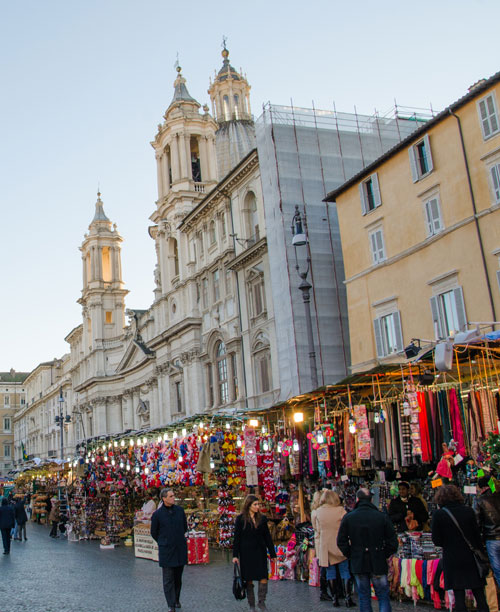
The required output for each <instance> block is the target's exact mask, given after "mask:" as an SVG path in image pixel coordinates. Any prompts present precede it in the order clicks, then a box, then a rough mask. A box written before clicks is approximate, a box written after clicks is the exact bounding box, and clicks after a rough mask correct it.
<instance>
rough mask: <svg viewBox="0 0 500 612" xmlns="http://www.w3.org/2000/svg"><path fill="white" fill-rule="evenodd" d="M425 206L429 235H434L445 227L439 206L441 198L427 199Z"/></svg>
mask: <svg viewBox="0 0 500 612" xmlns="http://www.w3.org/2000/svg"><path fill="white" fill-rule="evenodd" d="M424 206H425V220H426V223H427V235H428V236H434V234H438V233H439V232H440V231H442V229H443V221H442V220H441V209H440V206H439V199H438V198H437V197H436V198H432V199H431V200H427V202H425V204H424Z"/></svg>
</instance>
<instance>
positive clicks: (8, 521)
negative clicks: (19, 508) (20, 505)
mask: <svg viewBox="0 0 500 612" xmlns="http://www.w3.org/2000/svg"><path fill="white" fill-rule="evenodd" d="M15 525H16V515H15V512H14V506H12V505H10V504H9V502H8V501H7V498H5V497H4V498H3V499H2V505H1V506H0V529H13V528H14V527H15Z"/></svg>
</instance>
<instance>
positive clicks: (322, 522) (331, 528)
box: [313, 490, 355, 608]
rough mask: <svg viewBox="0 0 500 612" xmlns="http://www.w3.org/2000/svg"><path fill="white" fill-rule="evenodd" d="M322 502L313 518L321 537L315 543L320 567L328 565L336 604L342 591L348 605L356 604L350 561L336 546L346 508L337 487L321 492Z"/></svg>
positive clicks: (348, 606) (327, 569) (327, 568)
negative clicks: (353, 596) (336, 491)
mask: <svg viewBox="0 0 500 612" xmlns="http://www.w3.org/2000/svg"><path fill="white" fill-rule="evenodd" d="M320 504H321V506H320V507H319V508H318V509H317V510H316V514H315V517H314V522H313V527H314V529H315V531H316V533H317V534H318V536H319V541H318V543H317V544H316V546H317V549H318V552H319V564H320V567H322V568H323V567H324V568H325V571H326V579H327V581H328V584H329V586H330V591H331V593H332V599H333V605H334V606H335V607H338V606H339V605H340V604H339V595H340V596H341V597H345V605H346V607H347V608H351V607H353V606H354V605H355V604H354V601H353V599H352V584H353V583H352V579H351V575H350V573H349V562H348V561H347V559H346V558H345V557H344V555H343V554H342V553H341V552H340V549H339V547H338V546H337V534H338V532H339V528H340V523H341V521H342V518H343V517H344V515H345V514H346V511H345V510H344V508H343V507H342V505H341V503H340V497H339V496H338V494H337V493H335V491H330V490H326V491H324V492H323V494H322V495H321V499H320ZM337 572H338V577H337ZM342 581H343V584H342Z"/></svg>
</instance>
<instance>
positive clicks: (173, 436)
mask: <svg viewBox="0 0 500 612" xmlns="http://www.w3.org/2000/svg"><path fill="white" fill-rule="evenodd" d="M172 438H174V440H175V438H177V432H176V431H174V433H173V434H172Z"/></svg>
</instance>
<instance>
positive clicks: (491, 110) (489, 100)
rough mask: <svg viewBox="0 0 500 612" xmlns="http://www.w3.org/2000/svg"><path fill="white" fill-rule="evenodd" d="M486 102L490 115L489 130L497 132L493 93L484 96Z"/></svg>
mask: <svg viewBox="0 0 500 612" xmlns="http://www.w3.org/2000/svg"><path fill="white" fill-rule="evenodd" d="M486 102H487V104H488V114H489V116H490V128H491V131H492V132H493V133H494V132H498V119H497V111H496V108H495V102H494V100H493V94H490V95H489V96H488V97H487V98H486Z"/></svg>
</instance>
